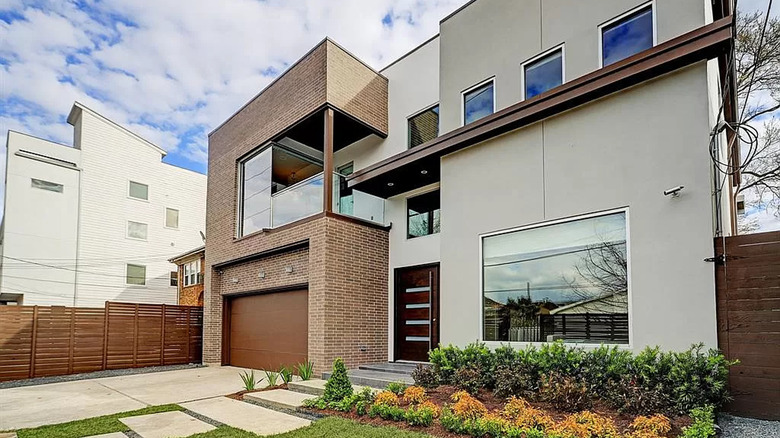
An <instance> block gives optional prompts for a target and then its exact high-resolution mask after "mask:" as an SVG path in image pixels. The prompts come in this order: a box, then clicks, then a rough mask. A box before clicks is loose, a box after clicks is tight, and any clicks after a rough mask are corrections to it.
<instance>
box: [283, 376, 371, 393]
mask: <svg viewBox="0 0 780 438" xmlns="http://www.w3.org/2000/svg"><path fill="white" fill-rule="evenodd" d="M325 383H327V380H320V379H312V380H304V381H300V382H290V383H288V384H287V388H288V389H289V390H290V391H295V392H300V393H301V394H309V395H313V396H317V397H319V396H321V395H323V394H325ZM363 388H364V387H363V386H359V385H352V390H353V391H354V392H356V393H358V392H360V391H362V390H363ZM371 389H372V390H373V391H375V392H376V389H375V388H371Z"/></svg>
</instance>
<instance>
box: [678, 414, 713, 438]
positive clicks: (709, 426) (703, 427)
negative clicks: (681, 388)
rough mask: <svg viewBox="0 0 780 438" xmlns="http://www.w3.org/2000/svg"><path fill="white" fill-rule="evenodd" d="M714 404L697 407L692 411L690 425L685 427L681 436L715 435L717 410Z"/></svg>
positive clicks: (700, 437) (702, 436)
mask: <svg viewBox="0 0 780 438" xmlns="http://www.w3.org/2000/svg"><path fill="white" fill-rule="evenodd" d="M714 411H715V410H714V408H713V407H712V406H705V407H702V408H695V409H693V410H692V411H691V420H693V422H692V423H691V425H690V426H688V427H685V428H683V434H682V435H681V436H680V437H681V438H708V437H711V436H715V412H714Z"/></svg>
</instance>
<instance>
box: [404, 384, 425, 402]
mask: <svg viewBox="0 0 780 438" xmlns="http://www.w3.org/2000/svg"><path fill="white" fill-rule="evenodd" d="M425 400H426V396H425V389H424V388H423V387H421V386H409V387H407V388H406V389H405V390H404V401H405V402H406V403H409V404H412V405H416V404H420V403H422V402H424V401H425Z"/></svg>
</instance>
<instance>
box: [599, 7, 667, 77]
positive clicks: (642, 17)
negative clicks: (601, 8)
mask: <svg viewBox="0 0 780 438" xmlns="http://www.w3.org/2000/svg"><path fill="white" fill-rule="evenodd" d="M653 28H654V26H653V8H652V5H648V6H646V7H643V8H642V9H639V10H638V11H636V12H632V13H629V14H628V15H626V16H624V17H620V18H618V19H617V20H615V21H613V22H610V23H607V24H605V25H603V26H602V27H601V62H602V65H603V66H605V67H606V66H608V65H610V64H613V63H615V62H618V61H621V60H623V59H626V58H628V57H629V56H631V55H635V54H637V53H639V52H642V51H644V50H647V49H649V48H651V47H653V44H654V41H655V37H654V29H653Z"/></svg>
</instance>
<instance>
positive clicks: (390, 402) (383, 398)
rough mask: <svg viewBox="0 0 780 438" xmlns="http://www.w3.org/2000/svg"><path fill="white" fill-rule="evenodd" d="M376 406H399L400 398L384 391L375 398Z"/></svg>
mask: <svg viewBox="0 0 780 438" xmlns="http://www.w3.org/2000/svg"><path fill="white" fill-rule="evenodd" d="M374 404H375V405H385V406H398V396H397V395H395V393H394V392H392V391H386V390H385V391H382V392H380V393H379V394H377V395H376V397H375V398H374Z"/></svg>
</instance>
